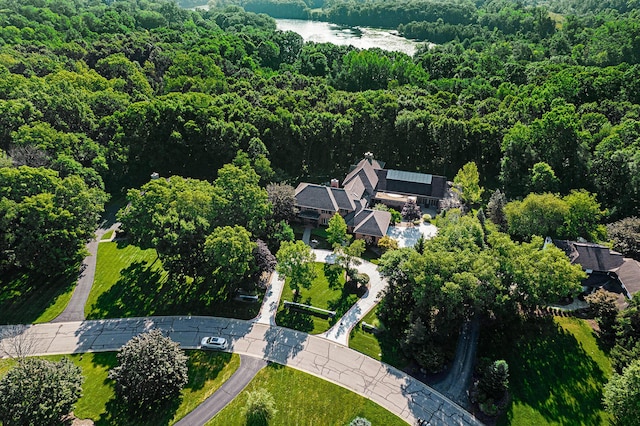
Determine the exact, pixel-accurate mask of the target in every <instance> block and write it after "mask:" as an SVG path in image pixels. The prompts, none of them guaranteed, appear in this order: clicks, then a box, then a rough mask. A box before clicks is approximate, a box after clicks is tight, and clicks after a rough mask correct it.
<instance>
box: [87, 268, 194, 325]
mask: <svg viewBox="0 0 640 426" xmlns="http://www.w3.org/2000/svg"><path fill="white" fill-rule="evenodd" d="M191 293H192V286H191V285H190V284H188V283H186V281H182V282H177V281H175V280H169V279H167V277H166V276H165V274H164V271H163V270H162V269H158V268H153V267H152V265H147V264H146V263H145V262H134V263H132V264H131V265H129V266H128V267H127V268H126V269H124V270H122V271H121V277H120V279H119V280H118V281H117V282H116V283H115V284H114V285H113V286H112V287H111V288H110V289H109V290H108V291H106V292H105V293H103V294H101V295H100V296H99V297H98V300H97V301H96V303H95V305H93V306H92V308H91V312H90V313H89V315H88V319H98V318H127V317H136V316H151V315H165V314H175V313H177V312H179V313H185V314H189V313H192V312H191V307H192V306H191V304H192V303H191V297H190V296H191Z"/></svg>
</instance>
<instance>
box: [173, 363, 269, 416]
mask: <svg viewBox="0 0 640 426" xmlns="http://www.w3.org/2000/svg"><path fill="white" fill-rule="evenodd" d="M266 365H267V363H266V361H264V360H263V359H262V358H253V357H250V356H247V355H240V367H238V369H237V370H236V371H235V372H234V373H233V375H232V376H231V377H229V379H228V380H227V381H226V382H224V383H223V384H222V386H220V388H219V389H218V390H217V391H215V392H214V393H213V395H211V396H210V397H209V398H207V399H206V400H205V401H204V402H203V403H202V404H200V405H198V407H196V409H195V410H193V411H191V412H190V413H189V414H187V415H186V416H184V417H183V418H182V419H181V420H180V421H179V422H177V423H176V424H175V425H176V426H196V425H198V426H199V425H204V424H206V423H207V422H208V421H209V420H211V419H212V418H213V416H215V415H216V414H218V413H219V412H220V411H221V410H222V409H223V408H224V407H226V406H227V404H228V403H230V402H231V401H233V399H234V398H235V397H236V396H237V395H238V394H239V393H240V392H242V390H243V389H244V388H245V387H246V386H247V385H248V384H249V382H250V381H251V380H252V379H253V378H254V377H255V375H256V374H258V371H260V370H262V369H263V368H264V367H265V366H266Z"/></svg>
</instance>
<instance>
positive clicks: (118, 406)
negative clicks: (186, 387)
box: [95, 396, 182, 426]
mask: <svg viewBox="0 0 640 426" xmlns="http://www.w3.org/2000/svg"><path fill="white" fill-rule="evenodd" d="M181 400H182V398H180V397H178V398H173V399H171V400H169V401H167V402H166V403H164V404H162V405H154V406H153V407H149V408H148V410H145V411H144V412H138V413H133V412H131V411H130V410H129V407H128V406H127V405H126V403H124V402H123V401H122V400H121V399H119V398H118V397H117V396H116V397H114V398H112V399H111V400H109V402H107V407H106V412H105V413H103V414H102V415H101V416H100V418H99V419H98V421H96V422H95V425H96V426H111V425H118V426H164V425H168V424H169V423H170V422H171V420H172V419H173V417H174V416H175V414H176V411H177V410H178V407H180V403H181Z"/></svg>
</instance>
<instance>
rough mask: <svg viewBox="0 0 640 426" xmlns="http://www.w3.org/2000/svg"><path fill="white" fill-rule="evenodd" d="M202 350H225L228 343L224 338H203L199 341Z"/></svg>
mask: <svg viewBox="0 0 640 426" xmlns="http://www.w3.org/2000/svg"><path fill="white" fill-rule="evenodd" d="M200 347H202V349H220V350H225V349H227V348H228V347H229V342H227V339H225V338H224V337H203V338H202V340H201V341H200Z"/></svg>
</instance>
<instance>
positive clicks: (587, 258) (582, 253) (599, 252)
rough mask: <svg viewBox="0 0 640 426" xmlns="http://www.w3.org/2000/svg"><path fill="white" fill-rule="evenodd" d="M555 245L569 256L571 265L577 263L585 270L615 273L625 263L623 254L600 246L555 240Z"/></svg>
mask: <svg viewBox="0 0 640 426" xmlns="http://www.w3.org/2000/svg"><path fill="white" fill-rule="evenodd" d="M553 243H554V244H555V245H556V246H557V247H558V248H561V249H562V250H563V251H564V252H565V253H566V254H567V256H569V259H570V260H571V263H577V264H579V265H580V266H582V269H585V270H591V271H603V272H608V271H614V270H615V269H617V268H619V267H620V266H621V265H622V264H623V263H624V258H623V256H622V254H620V253H618V252H615V251H612V250H611V249H609V247H606V246H602V245H600V244H594V243H579V242H575V241H567V240H553Z"/></svg>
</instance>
